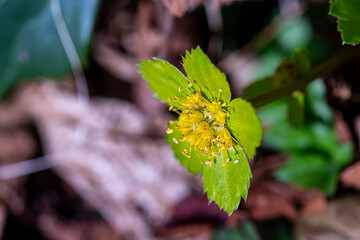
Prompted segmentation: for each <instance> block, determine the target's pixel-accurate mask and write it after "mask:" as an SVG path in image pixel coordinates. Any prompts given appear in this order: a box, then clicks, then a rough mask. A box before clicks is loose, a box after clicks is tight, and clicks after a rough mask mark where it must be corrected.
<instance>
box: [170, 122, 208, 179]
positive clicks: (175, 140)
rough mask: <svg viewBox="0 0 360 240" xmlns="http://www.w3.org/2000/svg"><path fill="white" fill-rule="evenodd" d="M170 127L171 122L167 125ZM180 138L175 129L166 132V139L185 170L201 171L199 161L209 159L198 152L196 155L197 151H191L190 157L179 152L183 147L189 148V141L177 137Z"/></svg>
mask: <svg viewBox="0 0 360 240" xmlns="http://www.w3.org/2000/svg"><path fill="white" fill-rule="evenodd" d="M169 128H170V129H174V125H173V124H171V125H170V126H169ZM180 138H181V134H180V133H179V132H177V131H174V132H173V133H171V134H167V136H166V140H167V141H168V143H169V144H170V146H171V148H172V149H173V151H174V153H175V157H176V158H177V159H178V160H179V162H180V164H181V165H183V166H184V167H186V168H187V170H188V171H189V172H191V173H194V174H197V173H199V172H201V171H202V169H203V166H204V165H203V164H202V163H201V162H200V160H201V161H203V162H206V161H208V160H209V158H208V157H205V156H203V155H201V154H200V157H199V156H198V153H199V151H196V150H194V151H192V152H191V154H190V156H191V158H188V157H186V156H185V155H184V154H182V153H181V151H183V150H184V149H188V148H189V142H181V141H180V140H179V139H180Z"/></svg>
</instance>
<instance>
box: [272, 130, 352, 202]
mask: <svg viewBox="0 0 360 240" xmlns="http://www.w3.org/2000/svg"><path fill="white" fill-rule="evenodd" d="M321 131H322V130H321ZM320 135H321V134H320ZM321 137H322V138H321ZM324 137H325V136H319V139H320V138H321V139H322V141H323V142H327V141H328V138H326V137H325V138H324ZM330 138H331V137H330ZM330 142H332V140H331V139H330ZM315 144H316V143H315ZM325 145H327V144H325ZM315 148H317V149H318V148H319V147H316V146H315ZM324 150H326V148H324ZM327 150H328V152H326V151H324V152H321V151H311V150H310V149H307V151H298V152H293V153H291V154H290V161H288V162H287V163H285V164H284V165H283V166H282V167H281V168H279V170H278V171H277V173H276V177H277V178H278V179H279V180H280V181H283V182H290V183H293V184H297V185H299V186H302V187H304V188H317V189H319V190H321V191H323V192H325V193H326V194H328V195H332V194H333V193H334V192H335V190H336V183H337V177H338V174H339V173H340V171H341V170H342V169H343V168H344V167H345V166H346V165H347V164H349V163H350V161H351V158H352V154H353V145H352V144H351V143H346V144H342V145H339V144H336V146H334V147H333V148H331V149H327Z"/></svg>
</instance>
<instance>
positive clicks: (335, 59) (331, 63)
mask: <svg viewBox="0 0 360 240" xmlns="http://www.w3.org/2000/svg"><path fill="white" fill-rule="evenodd" d="M359 53H360V48H359V47H356V48H354V47H346V48H343V49H342V50H341V51H339V52H337V53H336V54H334V56H332V57H331V58H329V59H327V60H326V61H324V62H322V63H320V64H319V65H317V66H316V67H314V68H313V69H312V70H311V71H310V72H309V74H308V75H306V76H304V77H300V78H298V79H294V81H292V82H291V83H289V84H287V85H285V86H283V87H280V88H278V89H275V90H273V91H270V92H268V93H265V94H263V95H260V96H258V97H255V98H252V99H249V102H250V103H251V104H252V105H253V107H254V108H259V107H261V106H263V105H265V104H268V103H271V102H274V101H276V100H278V99H280V98H284V97H288V96H290V95H291V94H292V93H293V92H294V91H296V90H300V89H304V88H305V87H306V85H308V84H309V83H310V82H312V81H313V80H315V79H316V78H318V77H321V76H324V75H326V74H329V73H331V72H333V71H334V70H335V69H336V68H338V67H339V66H341V65H342V64H344V63H345V62H346V61H348V60H350V59H351V58H353V57H355V56H357V55H358V54H359Z"/></svg>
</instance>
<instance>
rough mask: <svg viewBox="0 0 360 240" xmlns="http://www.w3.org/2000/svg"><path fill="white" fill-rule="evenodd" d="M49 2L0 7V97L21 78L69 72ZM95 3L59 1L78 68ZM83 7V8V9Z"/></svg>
mask: <svg viewBox="0 0 360 240" xmlns="http://www.w3.org/2000/svg"><path fill="white" fill-rule="evenodd" d="M52 3H54V2H53V1H49V0H37V1H27V0H16V1H3V3H2V4H0V52H1V54H0V97H4V95H5V94H6V93H8V91H9V90H10V89H11V88H12V87H14V86H15V85H16V84H17V83H18V82H20V81H25V80H24V78H27V79H29V78H32V77H49V78H58V77H63V76H65V75H66V74H68V73H70V72H71V66H70V64H69V61H68V57H67V56H66V54H65V51H64V47H63V44H62V42H61V40H60V37H59V33H58V31H57V28H56V25H55V22H54V16H53V13H52V11H51V6H55V8H53V9H58V10H59V8H56V5H51V4H52ZM98 3H99V0H78V1H72V0H61V1H59V4H60V5H61V12H62V14H63V17H64V21H65V24H66V27H67V29H68V31H69V33H70V37H71V39H72V41H73V43H74V45H75V48H76V51H77V53H78V55H79V57H80V60H81V62H82V64H83V65H84V64H86V62H87V55H88V48H89V43H90V38H91V33H92V29H93V26H94V20H95V15H96V11H97V7H98ZM85 6H86V7H85Z"/></svg>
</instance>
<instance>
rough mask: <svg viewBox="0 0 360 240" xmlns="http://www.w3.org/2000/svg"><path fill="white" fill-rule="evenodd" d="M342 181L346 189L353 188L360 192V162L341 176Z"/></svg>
mask: <svg viewBox="0 0 360 240" xmlns="http://www.w3.org/2000/svg"><path fill="white" fill-rule="evenodd" d="M340 181H341V182H342V184H343V185H344V186H345V187H351V188H354V189H356V190H358V191H360V162H357V163H355V164H353V165H351V166H349V167H348V168H346V169H345V170H344V171H343V172H342V173H341V174H340Z"/></svg>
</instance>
